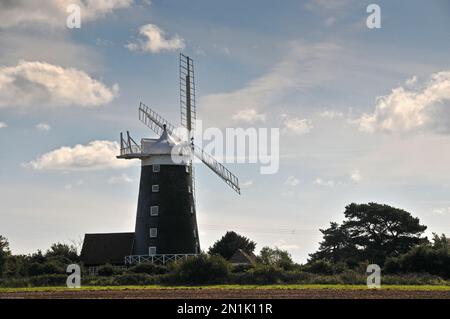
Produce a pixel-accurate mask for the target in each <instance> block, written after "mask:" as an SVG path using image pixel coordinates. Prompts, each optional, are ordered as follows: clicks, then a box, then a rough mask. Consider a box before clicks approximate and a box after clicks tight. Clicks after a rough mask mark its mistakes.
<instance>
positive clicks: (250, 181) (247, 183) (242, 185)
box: [241, 180, 253, 188]
mask: <svg viewBox="0 0 450 319" xmlns="http://www.w3.org/2000/svg"><path fill="white" fill-rule="evenodd" d="M251 186H253V180H248V181H245V182H243V183H242V184H241V187H242V188H248V187H251Z"/></svg>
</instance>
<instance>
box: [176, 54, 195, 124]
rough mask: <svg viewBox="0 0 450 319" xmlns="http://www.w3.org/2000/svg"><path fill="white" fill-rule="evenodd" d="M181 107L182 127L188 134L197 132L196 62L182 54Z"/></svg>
mask: <svg viewBox="0 0 450 319" xmlns="http://www.w3.org/2000/svg"><path fill="white" fill-rule="evenodd" d="M180 107H181V125H182V126H183V127H185V128H186V129H187V130H188V132H191V131H193V130H195V119H196V106H195V80H194V61H193V60H192V59H191V58H190V57H188V56H186V55H184V54H183V53H180Z"/></svg>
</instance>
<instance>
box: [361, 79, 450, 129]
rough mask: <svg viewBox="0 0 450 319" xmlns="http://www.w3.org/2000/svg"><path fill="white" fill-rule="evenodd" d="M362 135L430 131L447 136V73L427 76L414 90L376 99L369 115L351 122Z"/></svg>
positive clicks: (449, 86)
mask: <svg viewBox="0 0 450 319" xmlns="http://www.w3.org/2000/svg"><path fill="white" fill-rule="evenodd" d="M355 122H356V123H357V124H358V125H359V129H360V130H361V131H365V132H370V133H373V132H376V131H388V132H409V131H413V130H419V129H430V130H433V131H437V132H441V133H449V132H450V71H442V72H438V73H434V74H432V75H431V77H430V80H429V81H428V82H427V83H426V84H425V85H423V86H422V87H420V88H418V89H416V90H413V89H411V90H408V89H405V88H403V87H398V88H395V89H393V90H392V92H391V93H390V94H388V95H385V96H381V97H378V98H377V102H376V105H375V110H374V112H373V113H370V114H364V115H363V116H362V117H360V118H359V119H357V120H356V121H355Z"/></svg>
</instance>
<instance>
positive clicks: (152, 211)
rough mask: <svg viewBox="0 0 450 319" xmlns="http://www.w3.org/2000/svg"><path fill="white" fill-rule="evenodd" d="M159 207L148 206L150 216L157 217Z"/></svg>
mask: <svg viewBox="0 0 450 319" xmlns="http://www.w3.org/2000/svg"><path fill="white" fill-rule="evenodd" d="M158 214H159V206H150V216H158Z"/></svg>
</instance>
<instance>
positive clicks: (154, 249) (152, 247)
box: [148, 246, 156, 256]
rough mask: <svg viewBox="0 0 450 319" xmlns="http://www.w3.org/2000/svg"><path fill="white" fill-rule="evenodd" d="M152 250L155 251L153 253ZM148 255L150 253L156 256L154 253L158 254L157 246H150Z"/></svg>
mask: <svg viewBox="0 0 450 319" xmlns="http://www.w3.org/2000/svg"><path fill="white" fill-rule="evenodd" d="M152 250H153V251H154V252H153V253H152ZM148 255H149V256H154V255H156V246H150V247H148Z"/></svg>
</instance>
